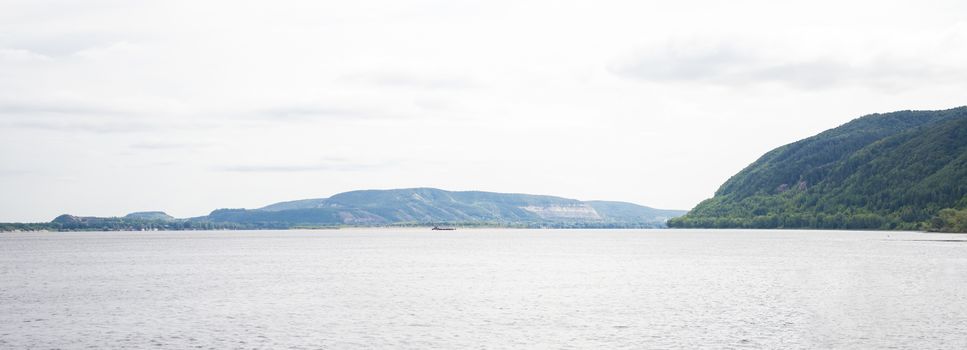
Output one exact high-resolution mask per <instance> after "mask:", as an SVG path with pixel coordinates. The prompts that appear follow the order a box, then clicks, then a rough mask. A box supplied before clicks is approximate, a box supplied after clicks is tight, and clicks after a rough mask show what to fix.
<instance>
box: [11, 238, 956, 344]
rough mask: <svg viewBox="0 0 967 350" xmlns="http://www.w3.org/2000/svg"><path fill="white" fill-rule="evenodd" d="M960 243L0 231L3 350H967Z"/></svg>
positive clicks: (924, 240) (928, 240) (952, 240)
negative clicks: (746, 349) (697, 349)
mask: <svg viewBox="0 0 967 350" xmlns="http://www.w3.org/2000/svg"><path fill="white" fill-rule="evenodd" d="M960 240H967V238H962V237H961V236H957V235H941V234H922V233H896V232H889V233H887V232H828V231H827V232H818V231H701V230H694V231H690V230H660V231H652V230H493V229H481V230H458V231H453V232H431V231H427V230H423V229H358V230H332V231H245V232H231V231H229V232H225V231H223V232H147V233H142V232H131V233H118V232H110V233H104V232H92V233H10V234H7V233H4V234H0V348H3V349H20V348H85V347H98V348H104V347H112V348H121V347H124V348H133V347H142V348H143V347H154V346H158V347H165V348H192V347H198V348H246V349H248V348H292V349H300V348H306V349H308V348H331V349H347V348H350V349H351V348H411V349H452V348H488V349H494V348H615V349H620V348H626V349H640V348H694V347H705V348H726V347H728V348H743V347H749V348H886V347H897V348H967V288H964V286H967V242H965V241H960Z"/></svg>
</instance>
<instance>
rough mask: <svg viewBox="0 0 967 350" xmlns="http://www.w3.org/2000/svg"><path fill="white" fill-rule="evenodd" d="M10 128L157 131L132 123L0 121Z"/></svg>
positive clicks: (93, 131) (118, 131)
mask: <svg viewBox="0 0 967 350" xmlns="http://www.w3.org/2000/svg"><path fill="white" fill-rule="evenodd" d="M0 125H4V126H5V127H10V128H21V129H35V130H47V131H63V132H90V133H97V134H109V133H131V132H147V131H152V130H157V129H158V128H159V127H158V126H157V125H152V124H149V123H142V122H132V121H94V120H89V121H64V120H16V121H0Z"/></svg>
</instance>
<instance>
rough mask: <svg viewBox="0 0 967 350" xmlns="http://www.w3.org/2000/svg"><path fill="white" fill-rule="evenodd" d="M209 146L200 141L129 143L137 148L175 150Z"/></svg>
mask: <svg viewBox="0 0 967 350" xmlns="http://www.w3.org/2000/svg"><path fill="white" fill-rule="evenodd" d="M208 146H211V144H209V143H202V142H138V143H134V144H131V146H130V147H131V148H134V149H139V150H176V149H198V148H205V147H208Z"/></svg>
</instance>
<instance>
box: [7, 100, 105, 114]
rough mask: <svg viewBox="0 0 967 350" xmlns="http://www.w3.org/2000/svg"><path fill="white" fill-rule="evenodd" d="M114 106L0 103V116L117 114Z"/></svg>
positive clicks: (63, 103)
mask: <svg viewBox="0 0 967 350" xmlns="http://www.w3.org/2000/svg"><path fill="white" fill-rule="evenodd" d="M123 113H124V112H123V111H121V110H118V109H114V108H105V107H99V106H92V105H88V104H74V103H65V102H47V103H10V104H0V117H13V116H35V115H119V114H123Z"/></svg>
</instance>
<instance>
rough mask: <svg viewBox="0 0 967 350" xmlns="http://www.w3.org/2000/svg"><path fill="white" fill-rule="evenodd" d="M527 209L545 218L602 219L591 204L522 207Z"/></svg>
mask: <svg viewBox="0 0 967 350" xmlns="http://www.w3.org/2000/svg"><path fill="white" fill-rule="evenodd" d="M520 208H521V209H524V210H526V211H529V212H531V213H534V214H537V216H540V217H541V218H543V219H595V220H597V219H601V215H599V214H598V212H597V211H595V210H594V208H592V207H591V206H590V205H587V204H580V205H568V206H561V205H551V206H535V205H529V206H526V207H520Z"/></svg>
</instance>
